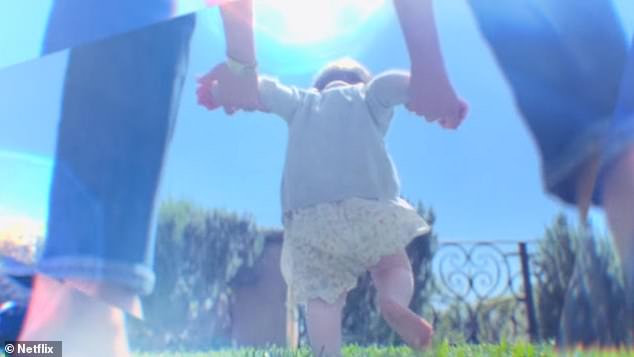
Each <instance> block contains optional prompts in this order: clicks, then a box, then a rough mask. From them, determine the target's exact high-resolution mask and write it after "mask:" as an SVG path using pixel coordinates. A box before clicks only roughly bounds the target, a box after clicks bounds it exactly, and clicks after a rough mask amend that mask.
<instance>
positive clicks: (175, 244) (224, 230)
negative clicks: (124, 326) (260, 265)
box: [130, 202, 264, 350]
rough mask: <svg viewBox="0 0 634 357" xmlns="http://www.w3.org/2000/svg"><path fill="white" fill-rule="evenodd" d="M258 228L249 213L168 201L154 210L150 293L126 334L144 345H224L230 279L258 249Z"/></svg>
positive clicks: (260, 242)
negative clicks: (156, 218)
mask: <svg viewBox="0 0 634 357" xmlns="http://www.w3.org/2000/svg"><path fill="white" fill-rule="evenodd" d="M263 243H264V239H263V235H262V233H261V232H260V231H259V230H258V229H257V227H256V226H255V224H254V223H253V220H252V219H251V218H250V217H248V216H238V215H236V214H231V213H227V212H224V211H219V210H206V209H203V208H200V207H197V206H194V205H193V204H191V203H187V202H167V203H165V204H163V205H162V207H161V210H160V213H159V223H158V229H157V243H156V258H155V271H156V275H157V281H156V286H155V289H154V291H153V293H152V294H151V295H149V296H147V297H145V298H144V299H143V305H144V313H145V320H144V321H142V322H139V321H134V322H132V324H131V338H130V340H131V341H132V343H133V344H134V345H135V347H137V348H141V349H145V350H153V349H155V350H164V349H180V348H183V347H185V346H186V347H187V348H188V349H209V348H212V347H217V346H222V345H228V344H230V341H229V332H228V331H229V329H230V327H231V319H230V316H229V305H230V304H231V302H232V301H231V300H232V289H231V284H230V282H231V280H232V279H233V278H234V277H235V276H236V274H237V272H238V270H239V269H240V268H241V267H242V266H244V265H247V266H252V265H253V264H254V262H255V260H256V258H257V257H258V256H259V254H260V253H261V251H262V246H263Z"/></svg>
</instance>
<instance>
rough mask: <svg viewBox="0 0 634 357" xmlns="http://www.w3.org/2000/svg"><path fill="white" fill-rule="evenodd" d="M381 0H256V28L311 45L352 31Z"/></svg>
mask: <svg viewBox="0 0 634 357" xmlns="http://www.w3.org/2000/svg"><path fill="white" fill-rule="evenodd" d="M384 3H385V0H292V1H286V0H258V1H256V2H255V6H256V8H255V11H256V22H257V24H256V26H257V27H258V30H260V31H262V32H264V33H266V34H268V35H270V36H272V37H276V38H277V39H278V40H279V41H280V42H284V43H288V44H303V45H307V44H315V43H318V42H324V41H328V40H332V39H335V38H336V37H339V36H342V35H343V36H345V35H346V34H349V33H351V32H354V31H356V30H357V29H358V28H359V27H360V26H362V25H363V24H364V23H365V22H366V21H367V20H368V19H369V17H370V16H372V15H373V14H375V13H377V12H378V10H379V9H381V8H382V6H383V5H384Z"/></svg>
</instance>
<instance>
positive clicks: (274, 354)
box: [135, 342, 634, 357]
mask: <svg viewBox="0 0 634 357" xmlns="http://www.w3.org/2000/svg"><path fill="white" fill-rule="evenodd" d="M343 355H344V357H379V356H381V357H382V356H386V357H392V356H394V357H401V356H403V357H405V356H422V357H427V356H429V357H431V356H433V357H471V356H474V357H479V356H511V357H533V356H535V357H539V356H558V355H563V356H572V357H586V356H587V357H613V356H614V357H617V356H618V357H621V356H623V357H625V356H629V357H634V349H630V350H627V351H626V350H624V349H623V350H620V351H616V350H612V351H599V350H593V351H583V352H582V351H574V352H573V351H571V352H567V353H558V352H557V351H556V350H555V348H554V347H552V346H548V345H531V344H527V343H519V344H506V343H501V344H499V345H487V344H482V345H468V344H463V345H457V346H451V345H449V344H448V343H446V342H444V343H439V344H437V345H436V346H434V347H433V348H431V349H430V350H429V351H427V352H424V353H415V352H413V351H412V350H410V349H408V348H406V347H358V346H347V347H345V348H344V351H343ZM176 356H183V357H203V356H205V357H207V356H209V357H309V356H311V354H310V352H309V351H308V350H305V349H302V350H299V351H296V352H293V351H289V350H285V349H280V348H271V349H267V350H255V349H237V350H223V351H213V352H198V353H194V352H192V353H180V352H165V353H137V354H135V357H176Z"/></svg>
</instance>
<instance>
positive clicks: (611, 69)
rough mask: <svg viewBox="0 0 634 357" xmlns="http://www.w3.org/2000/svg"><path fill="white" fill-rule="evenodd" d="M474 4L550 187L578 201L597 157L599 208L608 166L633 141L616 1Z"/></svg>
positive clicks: (633, 123)
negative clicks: (584, 175) (580, 183)
mask: <svg viewBox="0 0 634 357" xmlns="http://www.w3.org/2000/svg"><path fill="white" fill-rule="evenodd" d="M469 4H470V5H471V7H472V10H473V13H474V15H475V17H476V19H477V21H478V24H479V26H480V29H481V31H482V34H483V35H484V37H485V39H486V40H487V42H488V43H489V45H490V47H491V49H492V51H493V54H494V55H495V58H496V60H497V61H498V64H499V66H500V68H501V70H502V72H503V73H504V75H505V76H506V78H507V80H508V81H509V84H510V86H511V88H512V90H513V94H514V95H515V100H516V104H517V106H518V108H519V110H520V112H521V114H522V117H523V119H524V120H525V122H526V124H527V126H528V128H529V129H530V131H531V134H532V135H533V137H534V139H535V142H536V144H537V146H538V149H539V154H540V157H541V162H542V174H543V179H544V186H545V188H546V190H547V191H548V192H549V193H551V194H553V195H555V196H557V197H559V198H561V199H562V200H564V201H565V202H568V203H573V204H574V203H576V185H577V179H578V176H579V174H580V170H581V169H582V168H583V166H584V165H585V164H586V163H588V162H589V159H590V158H591V157H593V156H594V155H595V154H596V153H597V152H598V153H599V155H601V156H602V163H601V165H602V166H601V170H600V174H599V179H598V182H597V185H596V189H595V192H594V194H593V201H594V203H596V204H600V203H601V191H602V186H603V176H604V173H605V171H606V168H607V167H609V165H610V164H611V163H612V162H613V161H614V159H615V157H616V156H618V155H619V153H621V152H622V151H623V150H624V149H626V148H627V147H630V146H631V145H632V144H634V116H633V115H632V107H631V105H630V106H629V107H628V106H627V105H625V104H624V103H625V102H628V101H629V103H631V101H632V95H633V94H634V92H633V91H632V88H631V85H630V86H629V89H628V88H626V86H625V83H627V82H628V81H629V82H630V83H631V82H632V75H633V73H632V69H631V68H630V70H628V72H627V77H625V65H626V61H627V57H628V55H627V49H628V47H629V46H628V42H627V41H626V39H625V36H624V33H623V30H622V27H621V25H620V22H619V20H618V17H617V15H616V13H615V10H614V8H613V5H612V2H611V1H606V0H584V1H579V0H512V1H506V0H499V1H491V0H470V1H469ZM633 55H634V53H632V52H631V53H630V55H629V58H630V62H632V56H633ZM619 98H621V100H620V101H619ZM617 102H618V103H619V104H618V106H617ZM617 107H618V108H621V109H620V110H617V109H616V108H617ZM498 120H505V118H499V119H498Z"/></svg>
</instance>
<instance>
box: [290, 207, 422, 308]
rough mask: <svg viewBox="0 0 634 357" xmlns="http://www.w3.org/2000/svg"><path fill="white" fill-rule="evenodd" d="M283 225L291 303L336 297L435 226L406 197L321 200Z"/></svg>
mask: <svg viewBox="0 0 634 357" xmlns="http://www.w3.org/2000/svg"><path fill="white" fill-rule="evenodd" d="M284 226H285V237H284V244H283V247H282V259H281V268H282V274H283V276H284V279H285V280H286V283H287V284H288V286H289V288H290V289H291V293H292V295H291V296H290V298H291V302H290V303H291V304H294V303H297V304H301V305H305V304H306V303H307V302H308V300H310V299H315V298H321V299H322V300H324V301H326V302H328V303H334V302H336V301H337V299H338V298H339V296H341V294H343V293H345V292H348V291H349V290H351V289H353V288H354V287H355V286H356V284H357V279H358V278H359V276H361V275H362V274H363V273H365V272H366V271H367V270H368V269H369V268H371V267H372V266H374V265H375V264H377V263H378V261H379V260H380V259H381V258H382V257H384V256H386V255H391V254H394V253H396V252H398V251H400V250H402V249H404V248H405V247H406V246H407V245H408V244H409V243H410V242H411V241H412V240H413V239H414V238H416V237H418V236H421V235H424V234H426V233H428V232H429V230H430V227H429V225H428V224H427V222H425V220H424V219H423V218H422V217H421V216H420V215H419V214H418V213H417V212H416V209H414V208H413V207H412V206H411V205H410V204H408V203H407V202H405V201H404V200H402V199H397V200H395V201H373V200H365V199H359V198H352V199H347V200H344V201H340V202H335V203H325V204H320V205H317V206H313V207H309V208H304V209H300V210H297V211H294V212H292V214H291V216H290V217H288V218H287V219H286V220H285V224H284Z"/></svg>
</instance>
